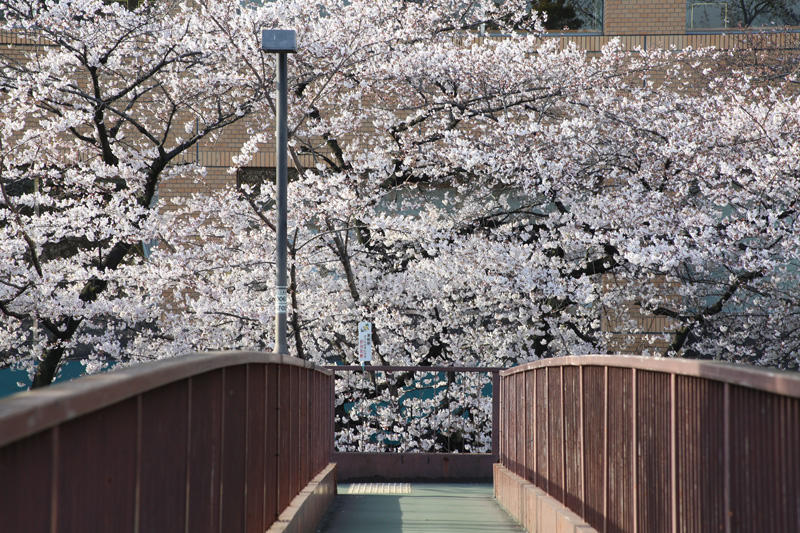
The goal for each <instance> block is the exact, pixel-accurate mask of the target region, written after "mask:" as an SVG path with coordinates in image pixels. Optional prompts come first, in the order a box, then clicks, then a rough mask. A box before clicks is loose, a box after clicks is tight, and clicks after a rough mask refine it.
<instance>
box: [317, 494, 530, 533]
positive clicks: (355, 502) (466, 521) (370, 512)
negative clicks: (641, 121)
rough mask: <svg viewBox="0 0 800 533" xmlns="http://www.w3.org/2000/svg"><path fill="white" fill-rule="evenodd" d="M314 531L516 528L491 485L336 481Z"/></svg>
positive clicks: (447, 532) (487, 532) (497, 531)
mask: <svg viewBox="0 0 800 533" xmlns="http://www.w3.org/2000/svg"><path fill="white" fill-rule="evenodd" d="M317 531H318V532H319V533H361V532H364V533H376V532H380V533H512V532H513V533H519V532H524V531H525V530H524V529H522V528H521V527H520V526H519V525H518V524H517V523H516V522H515V521H514V520H513V519H512V518H511V517H510V516H509V515H508V514H507V513H506V512H505V511H503V510H502V509H501V508H500V506H499V505H498V504H497V502H496V501H495V499H494V495H493V489H492V485H491V484H489V483H487V484H468V483H457V484H456V483H411V484H408V483H369V484H365V483H352V484H340V485H339V486H338V494H337V496H336V499H335V500H334V502H333V505H332V506H331V507H330V509H329V510H328V513H327V515H326V516H325V518H324V519H323V520H322V522H321V524H320V528H319V529H318V530H317Z"/></svg>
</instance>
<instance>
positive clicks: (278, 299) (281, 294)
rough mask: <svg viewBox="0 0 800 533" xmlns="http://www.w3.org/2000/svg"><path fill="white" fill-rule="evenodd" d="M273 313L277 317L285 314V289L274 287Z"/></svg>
mask: <svg viewBox="0 0 800 533" xmlns="http://www.w3.org/2000/svg"><path fill="white" fill-rule="evenodd" d="M275 288H276V289H277V290H276V291H275V312H276V313H278V314H279V315H285V314H286V287H275Z"/></svg>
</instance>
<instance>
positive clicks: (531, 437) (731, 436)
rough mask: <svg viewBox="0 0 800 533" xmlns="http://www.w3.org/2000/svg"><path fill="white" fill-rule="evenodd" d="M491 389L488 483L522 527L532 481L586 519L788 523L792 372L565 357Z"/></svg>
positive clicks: (676, 526) (793, 444)
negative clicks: (492, 448)
mask: <svg viewBox="0 0 800 533" xmlns="http://www.w3.org/2000/svg"><path fill="white" fill-rule="evenodd" d="M501 397H502V398H503V400H502V402H501V413H500V439H501V443H500V463H501V465H502V467H501V468H500V470H497V469H496V476H497V475H498V473H499V476H500V478H501V479H502V483H500V484H499V485H498V484H497V481H498V478H497V477H496V478H495V481H496V491H497V493H498V498H499V499H500V500H501V503H502V504H504V505H505V506H506V508H507V509H508V510H509V511H510V512H511V513H512V514H514V515H515V516H517V518H518V519H519V520H520V521H521V522H523V524H524V525H526V527H527V528H528V530H529V531H550V529H548V526H547V525H546V524H544V523H543V522H542V520H547V519H548V518H547V517H545V516H543V515H542V513H541V512H540V513H538V514H537V512H536V510H535V509H536V506H535V500H536V499H537V498H539V497H540V496H541V493H542V492H543V493H546V495H547V498H550V499H554V500H557V501H558V502H560V503H561V504H563V506H565V507H566V508H568V509H569V510H571V511H573V512H574V513H577V515H579V516H580V517H582V518H583V519H584V520H585V521H586V522H588V524H589V525H591V526H592V527H593V528H595V529H596V530H597V531H606V532H617V531H625V532H642V533H651V532H653V533H658V532H677V531H725V532H731V531H775V532H792V531H800V460H798V458H797V450H798V446H800V375H798V374H797V373H796V372H784V371H777V370H769V369H760V368H754V367H751V366H745V365H733V364H728V363H721V362H714V361H698V360H684V359H660V358H649V357H638V356H605V355H599V356H570V357H560V358H553V359H545V360H540V361H536V362H533V363H529V364H526V365H522V366H518V367H514V368H512V369H508V370H505V371H503V372H501ZM508 474H513V475H511V476H509V475H508ZM532 501H533V502H534V503H533V504H531V502H532ZM531 505H533V507H531ZM550 516H551V518H552V517H554V516H555V514H553V513H551V515H550Z"/></svg>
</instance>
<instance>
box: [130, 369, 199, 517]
mask: <svg viewBox="0 0 800 533" xmlns="http://www.w3.org/2000/svg"><path fill="white" fill-rule="evenodd" d="M141 404H142V405H141V410H142V419H141V424H142V433H141V444H140V445H141V464H140V467H139V487H140V489H139V502H140V504H139V508H140V509H141V511H140V512H139V531H141V532H145V531H183V530H184V529H185V519H186V469H187V464H186V442H187V439H188V437H189V420H188V419H187V417H186V414H187V412H188V409H189V382H188V380H182V381H179V382H177V383H174V384H172V385H167V386H165V387H160V388H158V389H156V390H154V391H150V392H148V393H146V394H144V395H142V399H141Z"/></svg>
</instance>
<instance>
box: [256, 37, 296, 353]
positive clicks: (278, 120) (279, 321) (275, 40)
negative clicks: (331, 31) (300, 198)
mask: <svg viewBox="0 0 800 533" xmlns="http://www.w3.org/2000/svg"><path fill="white" fill-rule="evenodd" d="M261 49H262V50H263V51H265V52H271V53H276V54H278V66H277V75H276V83H277V86H278V102H277V106H276V107H275V171H276V173H277V183H276V185H277V194H276V199H275V200H276V204H277V210H278V213H277V214H278V223H277V233H278V239H277V240H278V244H277V250H276V255H277V260H276V263H277V270H278V275H277V279H276V282H275V349H274V352H275V353H277V354H284V355H285V354H288V353H289V350H288V348H287V347H286V288H287V284H286V248H287V240H286V195H287V184H288V178H287V175H288V169H287V157H286V153H287V151H288V148H287V137H288V132H287V126H286V113H287V103H286V100H287V94H288V88H287V82H286V62H287V61H286V54H289V53H294V52H297V33H296V32H295V31H294V30H262V31H261Z"/></svg>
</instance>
